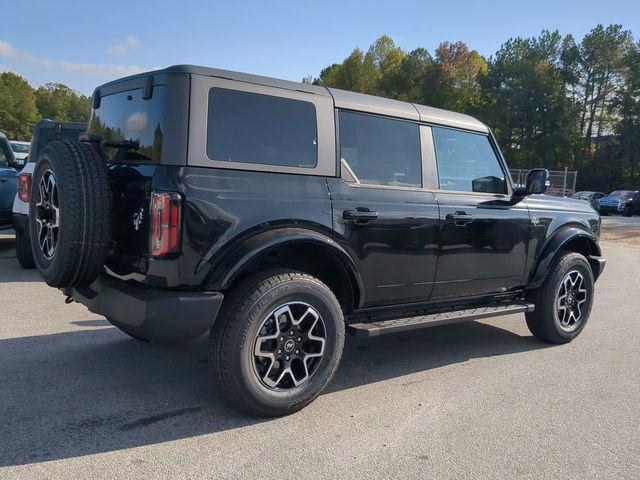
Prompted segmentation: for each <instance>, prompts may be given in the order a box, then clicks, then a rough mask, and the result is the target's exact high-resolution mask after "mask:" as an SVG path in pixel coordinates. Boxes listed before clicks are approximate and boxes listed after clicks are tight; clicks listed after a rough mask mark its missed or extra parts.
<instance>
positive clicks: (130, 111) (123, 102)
mask: <svg viewBox="0 0 640 480" xmlns="http://www.w3.org/2000/svg"><path fill="white" fill-rule="evenodd" d="M166 90H167V88H166V87H165V86H157V87H154V89H153V96H152V97H151V98H150V99H148V100H144V99H143V98H142V90H141V89H137V90H129V91H126V92H121V93H114V94H112V95H107V96H105V97H102V98H101V99H100V107H99V108H97V109H96V110H94V111H93V113H92V115H91V120H90V122H89V132H91V133H94V134H97V135H99V136H100V140H101V141H102V150H103V153H104V155H105V157H106V158H107V160H108V161H111V162H120V161H122V162H140V161H142V162H160V156H161V153H162V138H163V135H164V130H165V125H164V121H165V104H166V102H165V99H166Z"/></svg>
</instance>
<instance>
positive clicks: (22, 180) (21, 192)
mask: <svg viewBox="0 0 640 480" xmlns="http://www.w3.org/2000/svg"><path fill="white" fill-rule="evenodd" d="M18 198H19V199H20V200H22V201H23V202H27V203H29V200H30V199H31V174H30V173H21V174H20V175H18Z"/></svg>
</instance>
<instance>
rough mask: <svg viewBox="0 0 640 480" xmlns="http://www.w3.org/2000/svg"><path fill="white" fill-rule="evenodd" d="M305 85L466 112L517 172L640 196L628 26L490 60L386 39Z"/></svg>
mask: <svg viewBox="0 0 640 480" xmlns="http://www.w3.org/2000/svg"><path fill="white" fill-rule="evenodd" d="M304 81H306V82H313V83H315V84H318V85H324V86H329V87H336V88H342V89H345V90H353V91H357V92H363V93H369V94H373V95H380V96H384V97H389V98H395V99H399V100H406V101H410V102H416V103H421V104H425V105H429V106H433V107H439V108H445V109H448V110H454V111H458V112H463V113H468V114H470V115H473V116H475V117H477V118H479V119H480V120H481V121H483V122H485V123H486V124H487V125H489V126H490V127H491V128H492V129H493V131H494V133H495V135H496V137H497V139H498V142H499V144H500V147H501V149H502V151H503V153H504V155H505V157H506V158H507V161H508V163H509V166H510V167H512V168H532V167H545V168H549V169H553V170H562V169H564V168H565V167H567V168H569V169H570V170H578V172H579V174H578V188H580V189H594V190H602V191H610V190H612V189H617V188H630V189H640V43H638V42H636V41H635V40H634V38H633V36H632V34H631V32H630V31H627V30H624V29H623V28H622V27H621V26H620V25H609V26H607V27H605V26H603V25H598V26H597V27H595V28H594V29H592V30H591V31H590V32H589V33H588V34H586V35H585V36H584V38H582V40H581V41H579V42H578V41H576V39H575V38H574V37H573V36H572V35H565V36H562V35H561V34H560V33H559V32H558V31H553V32H552V31H547V30H544V31H542V33H541V34H540V35H539V36H537V37H532V38H521V37H517V38H512V39H509V40H507V41H506V42H505V43H504V44H502V46H501V47H500V48H499V50H498V51H497V52H496V53H495V54H494V55H492V56H490V57H489V58H485V57H483V56H482V55H480V54H479V53H478V52H477V51H475V50H471V49H470V48H469V47H468V46H467V45H466V44H465V43H463V42H455V43H449V42H444V43H441V44H440V45H439V46H438V48H436V50H435V52H433V54H431V53H430V52H428V51H427V50H425V49H424V48H416V49H414V50H412V51H408V52H407V51H405V50H403V49H401V48H400V47H398V46H397V45H396V44H395V43H394V41H393V40H392V39H391V38H389V37H388V36H383V37H380V38H379V39H378V40H377V41H376V42H374V43H373V44H372V45H371V46H370V47H369V49H368V50H367V51H366V52H365V51H362V50H360V49H359V48H356V49H355V50H353V52H352V53H351V54H350V55H349V56H348V57H347V58H346V59H344V61H343V62H341V63H336V64H333V65H330V66H327V67H326V68H324V69H323V70H322V71H321V72H320V74H319V76H318V77H317V78H311V77H308V78H306V79H304Z"/></svg>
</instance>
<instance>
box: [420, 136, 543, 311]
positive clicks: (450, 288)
mask: <svg viewBox="0 0 640 480" xmlns="http://www.w3.org/2000/svg"><path fill="white" fill-rule="evenodd" d="M432 131H433V140H434V144H435V151H436V163H437V168H438V180H439V191H438V192H437V194H436V196H437V200H438V204H439V206H440V228H439V230H438V244H439V249H440V250H439V257H438V268H437V276H436V282H435V285H434V290H433V294H432V297H431V298H432V299H434V300H436V299H442V298H455V297H468V296H476V295H484V294H490V293H499V292H504V291H507V290H508V289H510V288H513V287H517V286H520V285H522V279H523V274H524V268H525V263H526V258H527V245H528V240H529V237H530V229H531V222H530V218H529V210H528V208H527V207H526V205H525V204H524V202H514V201H512V199H511V195H510V186H509V185H508V180H507V175H506V173H505V169H504V166H503V164H502V162H501V161H500V159H499V157H498V154H497V152H496V149H495V147H494V145H493V142H492V140H491V138H490V137H489V136H488V135H486V134H478V133H472V132H465V131H460V130H453V129H447V128H440V127H434V128H433V129H432Z"/></svg>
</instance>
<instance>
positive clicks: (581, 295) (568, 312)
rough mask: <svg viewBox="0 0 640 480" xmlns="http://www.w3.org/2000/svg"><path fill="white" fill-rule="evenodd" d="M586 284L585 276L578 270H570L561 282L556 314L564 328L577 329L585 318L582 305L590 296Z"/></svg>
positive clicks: (568, 329)
mask: <svg viewBox="0 0 640 480" xmlns="http://www.w3.org/2000/svg"><path fill="white" fill-rule="evenodd" d="M584 285H585V280H584V276H583V275H582V273H580V272H579V271H578V270H572V271H570V272H568V273H567V274H566V275H565V276H564V278H563V279H562V282H560V287H559V288H558V294H557V297H556V314H557V318H558V321H559V322H560V326H561V327H562V328H563V329H564V330H567V331H573V330H575V329H576V328H578V326H579V325H580V323H581V322H582V320H583V318H582V305H583V304H584V303H585V302H586V301H587V300H588V298H589V292H588V291H587V289H586V288H585V286H584Z"/></svg>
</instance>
